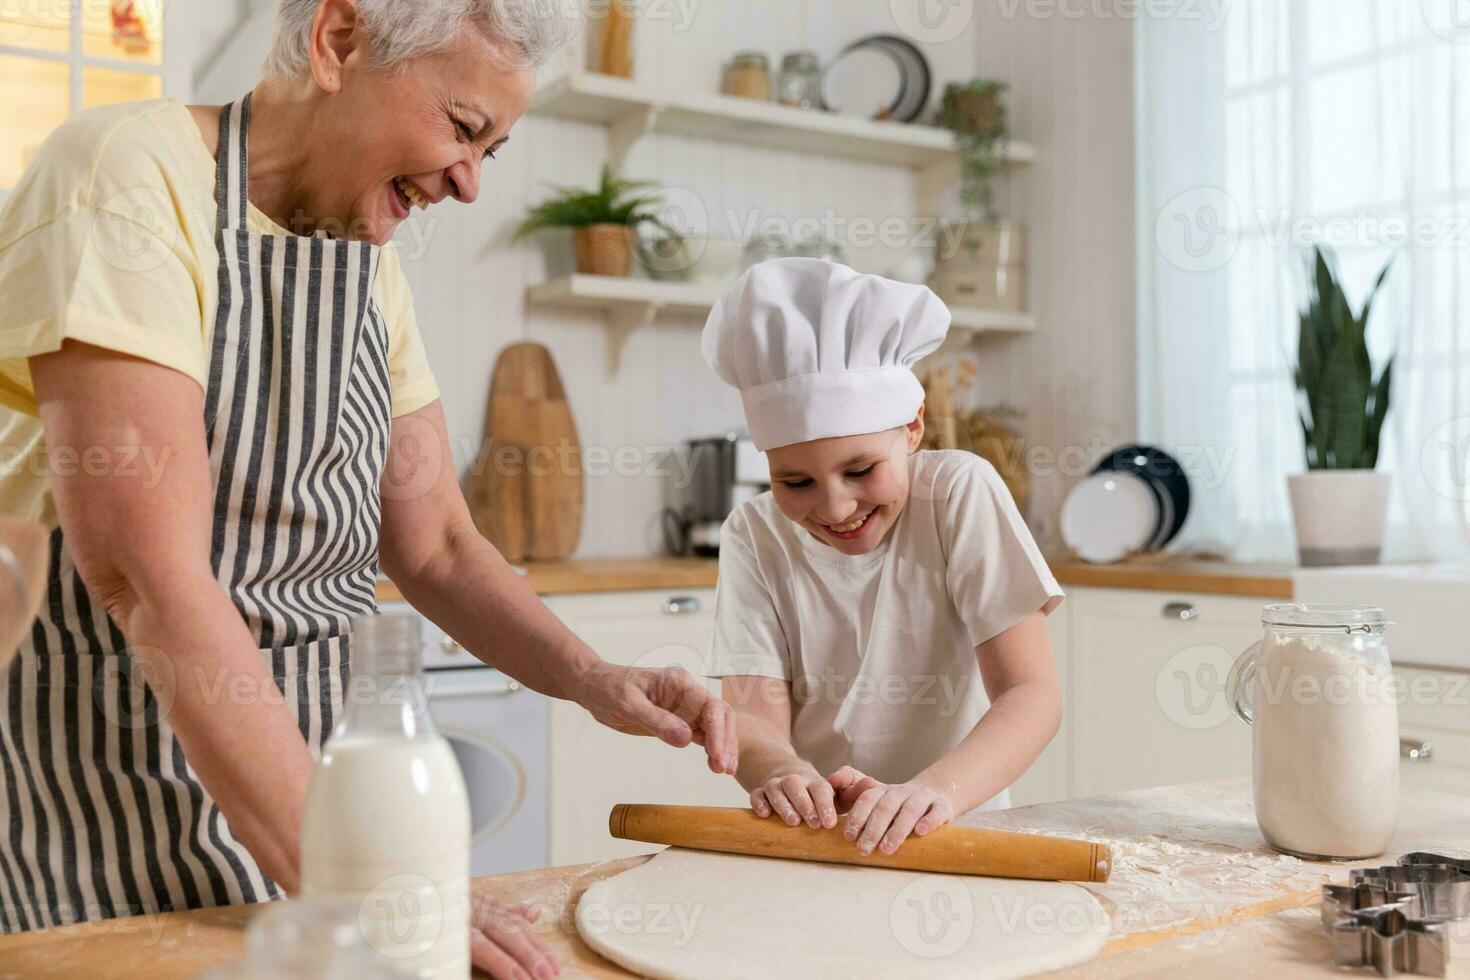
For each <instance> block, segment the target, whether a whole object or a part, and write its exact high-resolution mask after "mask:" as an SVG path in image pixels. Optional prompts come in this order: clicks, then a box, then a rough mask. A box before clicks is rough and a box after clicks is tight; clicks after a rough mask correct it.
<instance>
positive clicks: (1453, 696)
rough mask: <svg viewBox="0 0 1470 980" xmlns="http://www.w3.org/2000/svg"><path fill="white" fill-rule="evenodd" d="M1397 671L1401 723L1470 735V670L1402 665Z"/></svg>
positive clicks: (1412, 726) (1396, 668) (1395, 669)
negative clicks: (1469, 671) (1433, 668)
mask: <svg viewBox="0 0 1470 980" xmlns="http://www.w3.org/2000/svg"><path fill="white" fill-rule="evenodd" d="M1391 649H1392V646H1391V645H1390V650H1391ZM1393 673H1394V678H1395V679H1396V680H1397V681H1398V683H1399V685H1400V690H1399V697H1400V701H1399V725H1400V726H1402V727H1404V728H1415V729H1418V728H1429V729H1440V730H1442V731H1446V732H1454V733H1456V734H1459V735H1465V736H1470V673H1465V672H1462V671H1457V670H1432V669H1425V668H1419V667H1405V666H1402V665H1397V666H1395V667H1394V669H1393Z"/></svg>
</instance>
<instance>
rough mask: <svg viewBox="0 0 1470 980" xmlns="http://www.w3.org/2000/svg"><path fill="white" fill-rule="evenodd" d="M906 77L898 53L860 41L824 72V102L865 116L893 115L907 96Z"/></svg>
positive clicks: (846, 112)
mask: <svg viewBox="0 0 1470 980" xmlns="http://www.w3.org/2000/svg"><path fill="white" fill-rule="evenodd" d="M905 84H906V79H905V77H904V65H903V62H902V61H901V60H899V55H898V53H897V52H896V51H895V50H894V49H893V48H890V47H887V46H885V45H881V44H857V45H854V46H852V47H850V48H848V49H847V50H846V51H844V52H842V54H840V55H838V56H837V57H836V58H835V59H834V60H833V61H832V63H831V64H829V65H828V66H827V68H826V70H825V71H824V72H823V73H822V105H823V106H824V107H825V108H826V109H828V110H829V111H831V112H837V113H841V114H842V115H845V116H859V117H861V118H863V119H879V118H887V117H888V116H891V115H892V114H893V112H894V110H896V109H897V108H898V105H899V102H900V100H901V99H902V98H903V94H904V86H905Z"/></svg>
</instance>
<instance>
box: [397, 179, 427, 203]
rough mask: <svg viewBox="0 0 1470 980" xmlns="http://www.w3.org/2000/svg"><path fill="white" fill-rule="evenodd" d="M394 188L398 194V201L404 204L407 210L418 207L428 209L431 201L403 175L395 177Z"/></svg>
mask: <svg viewBox="0 0 1470 980" xmlns="http://www.w3.org/2000/svg"><path fill="white" fill-rule="evenodd" d="M393 190H394V192H395V193H397V195H398V203H399V204H401V205H403V210H405V211H412V210H413V209H414V208H416V207H418V208H424V209H425V210H427V209H428V207H429V204H430V203H431V202H430V201H429V199H428V198H427V197H425V196H424V195H423V192H422V191H420V190H419V189H418V188H417V187H416V186H414V185H413V184H412V183H410V182H409V181H408V180H406V179H405V178H403V177H394V178H393Z"/></svg>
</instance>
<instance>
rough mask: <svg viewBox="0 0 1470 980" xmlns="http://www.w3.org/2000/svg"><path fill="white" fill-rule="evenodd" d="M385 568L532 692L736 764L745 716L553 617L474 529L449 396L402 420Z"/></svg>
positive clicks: (392, 470) (716, 764)
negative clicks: (738, 719) (738, 718)
mask: <svg viewBox="0 0 1470 980" xmlns="http://www.w3.org/2000/svg"><path fill="white" fill-rule="evenodd" d="M382 496H383V529H382V538H381V540H380V543H379V551H378V554H379V559H380V562H381V565H382V568H383V571H384V572H385V573H386V574H387V575H388V577H389V578H391V579H392V580H393V583H394V584H395V585H397V586H398V589H399V591H400V592H402V593H403V597H404V598H405V599H407V600H408V602H409V603H410V604H411V605H412V606H413V607H414V608H415V609H417V610H419V611H420V612H422V613H423V614H424V615H425V616H428V617H429V619H431V620H433V621H434V623H436V624H437V625H438V626H439V627H440V628H441V629H443V630H444V631H445V632H446V633H448V634H449V635H450V636H452V637H454V639H455V640H457V641H458V642H459V643H460V645H462V646H463V647H464V648H465V649H466V650H469V651H470V652H471V653H472V654H474V655H475V656H476V657H478V658H479V659H480V660H482V661H484V662H485V663H487V664H490V665H491V666H494V667H498V668H500V669H501V670H504V671H505V672H506V673H508V674H510V675H511V676H512V677H514V678H516V679H517V680H519V681H520V682H521V683H523V684H525V685H526V686H527V687H530V688H532V689H533V690H536V691H540V692H541V693H543V694H546V695H549V696H551V697H555V698H562V699H565V700H569V701H575V702H577V703H578V704H580V705H582V706H583V707H584V708H586V709H587V710H588V711H589V712H591V713H592V716H593V717H594V718H596V719H597V720H598V721H600V722H602V723H603V724H604V725H607V726H609V727H611V728H615V729H617V730H618V731H621V732H626V733H629V734H635V735H653V736H656V737H658V738H660V739H662V740H663V741H665V742H667V743H669V744H670V745H673V746H678V747H682V746H685V745H688V744H689V743H690V742H691V741H693V742H697V743H698V744H700V745H703V746H704V750H705V753H706V754H707V755H708V757H709V767H710V769H712V770H713V771H715V772H721V773H732V772H734V771H735V767H736V764H737V748H736V740H735V716H734V714H733V713H732V712H731V711H730V709H729V706H728V705H726V704H725V703H724V702H723V701H721V700H720V699H719V698H717V697H714V696H713V695H711V694H710V693H709V692H708V691H706V690H705V688H704V686H703V685H702V684H700V683H699V682H698V681H697V680H695V679H694V678H692V677H690V676H689V674H688V673H687V672H686V671H684V670H682V669H680V668H678V667H671V668H667V669H664V670H647V669H643V668H635V667H623V666H618V665H615V664H609V663H607V662H606V661H604V660H602V659H601V658H600V657H598V656H597V654H596V653H595V652H593V651H592V649H591V648H590V647H588V646H587V644H585V643H583V642H582V641H581V640H579V639H578V638H577V636H576V635H575V634H574V633H572V631H571V630H569V629H568V628H567V627H566V626H565V625H564V624H563V623H562V622H561V620H559V619H557V618H556V616H555V615H553V614H552V612H551V610H549V609H547V608H546V605H545V604H544V603H543V602H542V601H541V599H540V598H539V597H538V596H537V595H536V594H535V593H534V592H532V591H531V587H530V586H528V585H527V584H526V582H525V580H524V579H523V578H522V577H521V576H520V575H518V574H516V572H515V570H514V569H512V568H511V567H510V565H509V564H507V563H506V561H505V559H504V558H502V557H501V555H500V552H498V551H496V550H495V548H494V546H493V545H491V544H490V542H489V541H486V540H485V538H484V537H483V536H481V534H480V532H479V531H478V530H477V529H476V528H475V525H474V521H473V520H472V519H471V518H470V513H469V508H468V506H467V505H466V504H465V501H464V495H463V493H462V492H461V490H460V486H459V479H458V474H457V473H456V472H455V469H454V465H453V461H452V457H451V454H450V451H449V436H448V432H447V431H446V429H445V424H444V410H443V408H442V406H441V405H440V403H439V402H437V401H436V402H433V403H432V404H430V405H426V406H425V407H423V408H421V409H419V410H418V411H416V412H412V413H409V414H407V415H403V416H400V417H399V418H396V419H394V420H393V435H392V442H391V444H390V446H389V451H388V465H387V468H386V469H385V470H384V473H383V480H382Z"/></svg>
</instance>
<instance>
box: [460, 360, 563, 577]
mask: <svg viewBox="0 0 1470 980" xmlns="http://www.w3.org/2000/svg"><path fill="white" fill-rule="evenodd" d="M582 493H583V490H582V447H581V444H580V443H579V442H578V441H577V427H576V424H575V423H574V422H573V421H572V409H571V405H570V404H569V403H568V402H567V395H566V389H565V388H564V387H563V385H562V381H561V375H560V374H558V373H557V370H556V363H555V361H553V360H552V358H551V352H550V351H549V350H547V349H546V348H545V347H543V346H542V345H540V344H532V343H523V344H513V345H511V346H510V347H507V348H506V349H505V350H503V351H502V352H501V354H500V357H499V359H498V360H497V361H496V362H495V370H494V373H493V374H492V375H491V379H490V397H489V398H488V399H487V401H486V404H485V441H484V444H483V446H482V448H481V450H480V456H479V458H478V459H477V460H476V461H475V466H474V469H473V470H471V472H470V477H469V480H468V485H467V486H466V498H467V499H468V501H469V505H470V513H471V515H472V516H473V517H474V520H475V526H476V527H478V528H479V529H480V533H481V534H483V535H485V537H487V538H489V539H490V542H491V543H492V544H494V545H495V547H496V548H498V549H499V550H500V553H501V554H502V555H504V556H505V558H506V560H507V561H561V560H564V559H566V558H568V557H570V556H571V554H572V552H573V551H575V550H576V547H577V541H578V539H579V538H580V537H581V535H582V501H583V497H582Z"/></svg>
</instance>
